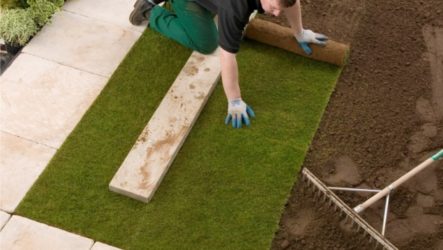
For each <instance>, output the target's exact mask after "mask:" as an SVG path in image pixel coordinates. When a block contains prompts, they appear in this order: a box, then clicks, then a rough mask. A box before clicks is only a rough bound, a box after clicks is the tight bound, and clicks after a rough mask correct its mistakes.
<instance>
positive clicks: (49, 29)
mask: <svg viewBox="0 0 443 250" xmlns="http://www.w3.org/2000/svg"><path fill="white" fill-rule="evenodd" d="M92 2H93V1H92ZM140 35H141V33H139V32H135V31H132V30H128V29H123V28H121V27H120V26H117V25H115V24H111V23H107V22H103V21H100V20H97V19H95V18H89V17H85V16H81V15H77V14H73V13H70V12H66V11H60V12H57V13H56V14H55V15H54V16H53V17H52V22H51V23H50V24H47V25H45V27H44V28H43V29H42V30H41V31H40V32H39V33H38V34H37V35H36V36H35V37H34V38H33V39H32V40H31V41H30V42H29V43H28V45H27V46H26V47H25V48H23V51H24V52H26V53H29V54H32V55H36V56H39V57H42V58H46V59H48V60H50V61H54V62H58V63H61V64H64V65H67V66H70V67H73V68H77V69H80V70H82V71H86V72H91V73H95V74H98V75H101V76H106V77H110V76H111V74H112V73H113V72H114V70H115V69H116V68H117V66H118V65H119V64H120V62H121V61H122V60H123V58H124V57H125V55H126V53H127V52H128V51H129V49H130V48H131V47H132V45H133V44H134V43H135V42H136V41H137V39H138V38H139V37H140Z"/></svg>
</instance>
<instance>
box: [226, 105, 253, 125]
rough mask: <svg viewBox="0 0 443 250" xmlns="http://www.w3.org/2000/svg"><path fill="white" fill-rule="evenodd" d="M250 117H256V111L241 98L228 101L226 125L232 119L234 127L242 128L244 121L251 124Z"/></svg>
mask: <svg viewBox="0 0 443 250" xmlns="http://www.w3.org/2000/svg"><path fill="white" fill-rule="evenodd" d="M249 117H252V118H254V117H255V114H254V111H253V110H252V108H251V107H249V106H248V105H247V104H246V103H245V102H244V101H243V100H242V99H241V98H238V99H234V100H230V101H229V102H228V115H227V116H226V119H225V124H226V125H228V124H229V122H230V121H232V127H233V128H241V127H242V123H244V124H246V125H247V126H249V125H251V122H250V121H249Z"/></svg>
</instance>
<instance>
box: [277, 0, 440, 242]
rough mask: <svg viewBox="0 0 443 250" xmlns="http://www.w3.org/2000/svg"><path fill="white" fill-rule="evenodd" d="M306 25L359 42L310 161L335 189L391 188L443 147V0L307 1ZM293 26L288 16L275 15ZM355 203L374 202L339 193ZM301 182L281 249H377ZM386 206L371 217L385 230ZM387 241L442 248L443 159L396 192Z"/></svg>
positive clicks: (284, 221) (368, 214) (283, 226)
mask: <svg viewBox="0 0 443 250" xmlns="http://www.w3.org/2000/svg"><path fill="white" fill-rule="evenodd" d="M302 8H303V22H304V26H305V27H306V28H309V29H312V30H314V31H318V32H322V33H325V34H327V35H328V36H329V37H330V38H331V39H333V40H336V41H340V42H344V43H348V44H350V45H351V54H350V60H349V63H348V65H347V66H346V67H345V69H344V70H343V73H342V75H341V77H340V79H339V81H338V83H337V87H336V89H335V91H334V93H333V94H332V97H331V100H330V102H329V104H328V107H327V109H326V111H325V114H324V116H323V118H322V121H321V124H320V127H319V129H318V131H317V133H316V135H315V138H314V140H313V142H312V145H311V147H310V149H309V152H308V154H307V156H306V159H305V162H304V166H303V167H306V168H309V169H310V170H311V171H312V172H313V173H314V174H316V175H317V176H318V177H319V178H320V179H322V180H323V181H324V182H325V183H327V184H328V185H336V186H347V187H370V188H383V187H385V186H386V185H388V184H389V183H390V182H392V181H394V180H396V179H397V178H398V177H400V176H401V175H403V174H404V173H406V172H407V171H408V170H410V169H412V168H413V167H414V166H416V165H418V164H419V163H420V162H422V161H423V160H425V159H426V158H427V157H429V156H430V155H432V154H433V153H435V152H437V151H438V149H441V148H443V1H441V0H426V1H425V0H417V1H407V0H390V1H386V0H373V1H368V0H304V1H302ZM273 21H275V22H279V23H282V24H286V23H285V20H283V19H273ZM339 195H340V197H341V198H342V199H343V200H345V201H346V202H347V203H348V204H350V205H351V206H355V205H357V204H358V203H360V202H362V201H364V200H365V199H366V198H368V197H367V196H366V195H362V194H349V193H347V194H344V193H339ZM312 197H313V196H312V194H311V193H310V192H308V191H307V190H306V187H304V185H303V184H302V182H301V181H300V182H297V183H296V184H295V186H294V187H293V190H292V194H291V197H290V199H289V200H288V203H287V205H286V209H285V211H284V214H283V215H282V218H281V221H280V229H279V231H278V232H277V233H276V236H275V239H274V241H273V244H272V249H316V250H317V249H328V250H329V249H359V250H360V249H374V248H373V246H372V245H371V246H370V245H368V244H367V242H368V239H367V238H365V237H361V234H359V233H355V232H354V231H353V230H351V229H350V228H349V226H348V225H347V224H345V223H343V222H342V221H340V220H339V219H338V215H337V214H335V213H334V212H333V211H329V210H327V209H325V207H324V206H322V205H321V203H320V202H318V201H314V200H313V198H312ZM382 211H383V203H381V202H379V203H378V204H376V205H375V206H373V207H371V208H369V209H368V210H366V211H365V212H364V213H363V217H364V218H365V219H366V220H367V221H368V222H369V223H370V224H371V225H373V226H374V227H375V228H376V229H380V228H381V223H382V221H381V220H382ZM386 236H387V238H388V239H389V240H390V241H391V242H392V243H394V244H395V245H396V246H397V247H398V248H399V249H406V250H412V249H420V250H421V249H439V250H443V163H442V162H438V163H437V164H434V165H433V166H432V167H430V168H429V169H427V170H425V171H424V172H422V173H420V174H419V175H418V176H416V177H414V178H413V179H412V180H410V181H409V182H407V183H405V185H404V186H402V187H401V188H399V189H398V190H397V191H396V192H395V193H394V194H393V196H392V200H391V205H390V212H389V215H388V224H387V233H386Z"/></svg>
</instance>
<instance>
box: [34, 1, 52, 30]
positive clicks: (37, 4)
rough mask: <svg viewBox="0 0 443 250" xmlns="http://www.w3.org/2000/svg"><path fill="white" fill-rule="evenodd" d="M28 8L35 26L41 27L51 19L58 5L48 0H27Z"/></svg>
mask: <svg viewBox="0 0 443 250" xmlns="http://www.w3.org/2000/svg"><path fill="white" fill-rule="evenodd" d="M28 4H29V5H30V7H29V10H30V12H31V15H32V18H33V19H34V21H35V23H36V24H37V26H39V27H42V26H43V25H45V24H46V23H47V22H49V20H50V19H51V16H52V15H53V14H54V12H56V11H57V10H58V7H57V6H56V5H55V4H54V3H52V1H49V0H28Z"/></svg>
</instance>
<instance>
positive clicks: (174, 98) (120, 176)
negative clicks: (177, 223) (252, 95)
mask: <svg viewBox="0 0 443 250" xmlns="http://www.w3.org/2000/svg"><path fill="white" fill-rule="evenodd" d="M218 54H219V50H217V51H216V52H215V53H214V54H212V55H207V56H205V55H202V54H199V53H197V52H194V53H193V54H192V55H191V57H190V58H189V60H188V61H187V62H186V65H185V66H184V67H183V69H182V71H181V72H180V74H179V75H178V76H177V79H176V80H175V82H174V83H173V85H172V86H171V88H170V89H169V91H168V92H167V94H166V96H165V97H164V98H163V100H162V102H161V103H160V106H159V107H158V108H157V110H156V111H155V113H154V114H153V116H152V118H151V120H150V121H149V122H148V124H147V126H146V127H145V129H144V130H143V132H142V133H141V135H140V136H139V138H138V139H137V142H136V143H135V145H134V146H133V148H132V149H131V151H130V152H129V154H128V156H127V157H126V159H125V161H124V162H123V164H122V165H121V167H120V169H119V170H118V171H117V173H116V174H115V175H114V178H113V179H112V181H111V183H110V185H109V188H110V190H112V191H114V192H117V193H121V194H123V195H127V196H129V197H132V198H135V199H138V200H141V201H143V202H148V201H149V200H150V199H151V197H152V196H153V194H154V192H155V190H156V189H157V187H158V186H159V184H160V182H161V180H162V179H163V177H164V175H165V174H166V172H167V171H168V168H169V166H170V165H171V163H172V162H173V160H174V158H175V156H176V154H177V153H178V151H179V150H180V147H181V146H182V144H183V142H184V141H185V139H186V137H187V135H188V133H189V131H190V130H191V128H192V126H193V125H194V122H195V121H196V120H197V118H198V116H199V114H200V111H201V110H202V109H203V107H204V105H205V104H206V101H207V100H208V98H209V96H210V94H211V93H212V90H213V89H214V87H215V85H216V84H217V81H218V79H219V76H220V63H219V60H220V59H219V56H218Z"/></svg>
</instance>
